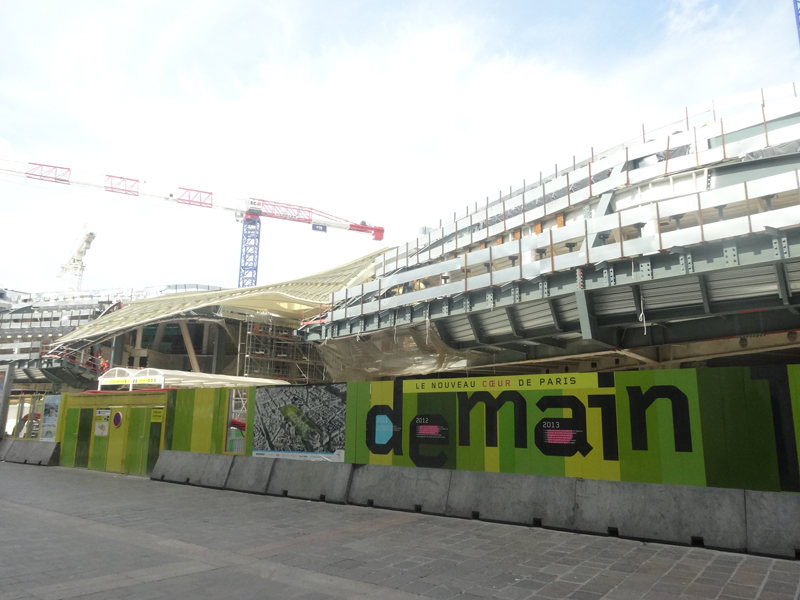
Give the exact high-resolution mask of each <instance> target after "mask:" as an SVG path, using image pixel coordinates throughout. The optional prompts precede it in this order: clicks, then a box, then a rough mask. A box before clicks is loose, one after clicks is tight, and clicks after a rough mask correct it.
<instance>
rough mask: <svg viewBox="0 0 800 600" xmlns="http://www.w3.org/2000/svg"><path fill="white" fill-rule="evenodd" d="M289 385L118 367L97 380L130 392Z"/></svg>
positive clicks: (205, 374)
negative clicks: (160, 389)
mask: <svg viewBox="0 0 800 600" xmlns="http://www.w3.org/2000/svg"><path fill="white" fill-rule="evenodd" d="M254 385H256V386H268V385H288V383H287V382H285V381H281V380H280V379H259V378H255V377H232V376H230V375H212V374H210V373H188V372H186V371H171V370H168V369H138V370H137V369H123V368H122V367H116V368H114V369H111V370H109V371H106V372H105V373H104V374H103V375H101V376H100V377H99V378H98V379H97V389H98V390H102V389H103V388H104V387H106V388H108V387H119V386H127V387H128V389H129V390H134V389H153V388H154V387H155V388H192V389H194V388H218V387H250V386H254Z"/></svg>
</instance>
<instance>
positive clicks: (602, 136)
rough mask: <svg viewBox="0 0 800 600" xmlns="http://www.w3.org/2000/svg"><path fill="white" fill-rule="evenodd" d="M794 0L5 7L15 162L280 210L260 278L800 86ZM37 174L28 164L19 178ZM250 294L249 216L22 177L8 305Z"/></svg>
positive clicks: (2, 143) (8, 240) (6, 276)
mask: <svg viewBox="0 0 800 600" xmlns="http://www.w3.org/2000/svg"><path fill="white" fill-rule="evenodd" d="M793 4H794V3H793V2H791V6H790V0H717V1H713V0H651V1H649V2H642V1H641V0H618V1H606V2H589V1H583V0H576V1H571V2H553V1H540V0H529V1H526V2H523V1H516V0H506V1H503V2H488V1H483V2H477V1H468V0H440V1H437V2H425V1H419V2H417V1H407V2H401V1H384V0H352V1H346V0H340V1H337V2H329V1H323V0H292V1H288V0H287V1H284V2H270V1H266V0H265V1H257V2H255V1H253V2H251V1H236V0H224V1H223V0H220V1H217V2H205V1H198V0H192V1H186V2H182V1H178V0H173V1H171V2H166V3H165V2H155V1H152V2H151V1H146V0H137V1H135V2H134V1H124V0H121V1H119V2H101V1H96V2H81V1H76V0H72V1H71V2H68V3H65V2H56V1H49V2H48V1H37V2H30V1H28V0H25V1H23V0H3V1H2V2H0V167H3V166H7V167H8V166H12V168H18V169H22V170H25V169H26V168H27V163H29V162H33V163H41V164H48V165H57V166H63V167H69V168H71V169H72V179H73V181H75V182H80V181H85V182H99V183H100V184H102V183H103V181H104V179H105V175H107V174H111V175H118V176H123V177H129V178H133V179H138V180H140V181H141V184H140V189H141V191H142V192H147V193H152V194H158V195H167V194H169V193H173V194H175V195H177V194H178V188H179V187H184V188H191V189H196V190H204V191H211V192H213V194H214V198H215V201H217V202H218V203H227V204H229V205H231V206H236V205H238V204H239V203H242V204H243V203H244V202H245V201H246V199H247V198H250V197H253V198H261V199H266V200H272V201H277V202H285V203H289V204H296V205H301V206H308V207H313V208H315V209H318V210H320V211H323V212H326V213H329V214H333V215H336V216H338V217H342V218H344V219H347V220H350V221H355V222H360V221H366V222H367V223H369V224H371V225H378V226H382V227H384V228H385V229H386V238H385V239H384V241H383V242H377V241H373V240H372V239H371V238H370V237H369V236H367V235H363V234H357V233H352V232H346V231H330V230H329V232H328V233H317V232H312V231H311V227H310V226H309V225H303V224H296V223H289V222H285V221H279V220H274V219H263V220H262V233H261V250H260V265H259V274H258V283H259V284H266V283H271V282H278V281H286V280H290V279H294V278H296V277H302V276H305V275H309V274H311V273H315V272H319V271H322V270H325V269H329V268H332V267H335V266H337V265H339V264H342V263H345V262H349V261H351V260H354V259H356V258H358V257H360V256H363V255H365V254H368V253H370V252H373V251H376V250H379V249H381V248H383V247H391V246H396V245H400V244H404V243H405V242H406V241H409V240H411V239H412V238H414V237H415V236H416V235H417V234H418V231H419V228H420V227H424V226H429V227H430V226H436V225H438V223H439V220H440V219H443V220H444V221H447V220H451V219H452V215H453V212H454V211H464V209H465V207H466V206H468V205H474V203H475V202H485V199H486V198H487V197H491V198H495V197H497V196H498V194H499V192H500V191H501V190H503V192H504V193H505V192H507V191H508V189H509V186H513V187H514V189H517V188H518V187H520V186H521V185H522V182H523V180H525V179H527V181H528V182H530V181H532V180H535V179H538V177H539V172H540V171H544V172H545V175H546V174H547V173H548V172H552V170H553V165H554V164H555V163H557V162H559V160H560V161H562V164H566V162H567V161H568V160H569V159H570V158H571V157H572V156H573V155H574V154H578V155H585V154H588V152H589V148H591V147H593V148H594V149H595V151H599V150H600V149H604V148H607V147H611V146H613V145H616V144H618V143H620V142H622V141H623V140H626V139H629V138H631V137H633V136H635V135H637V132H639V131H641V124H642V123H645V124H650V125H652V126H654V127H655V126H658V125H661V124H663V123H665V122H667V120H669V117H670V116H671V115H674V114H676V113H679V112H680V111H682V110H683V107H684V106H687V105H692V104H695V103H698V102H702V101H706V100H710V99H711V98H720V97H723V96H728V95H731V94H736V93H740V92H745V91H749V90H755V89H759V88H763V87H769V86H774V85H780V84H785V83H789V82H791V81H795V80H800V77H798V75H800V69H798V67H799V66H800V44H799V43H798V34H797V29H796V23H795V18H794V15H793V12H792V9H793ZM14 165H15V166H14ZM84 228H88V230H90V231H92V232H94V233H95V234H96V236H97V237H96V239H95V241H94V243H93V245H92V247H91V249H90V250H89V252H88V254H87V255H86V258H85V265H86V271H85V274H84V279H83V288H84V289H105V288H141V287H147V286H160V285H166V284H192V283H197V284H207V285H217V286H223V287H236V285H237V282H238V273H239V268H238V265H239V255H240V249H241V223H238V222H237V221H236V219H235V218H234V213H233V212H231V211H223V210H210V209H207V208H199V207H192V206H186V205H179V204H176V203H173V202H168V201H165V200H158V199H151V198H147V197H145V196H139V197H130V196H123V195H120V194H113V193H109V192H104V191H102V190H100V191H95V190H93V189H91V188H87V187H83V186H79V185H69V186H67V185H59V184H54V183H45V182H39V181H33V180H30V179H26V178H24V177H19V176H14V175H9V174H4V173H2V172H0V255H1V256H2V260H0V288H10V289H13V290H21V291H26V292H44V291H52V290H58V289H66V287H67V284H68V280H67V279H66V278H62V279H58V278H57V277H56V276H57V274H58V272H59V270H60V268H61V266H62V265H63V264H64V263H66V262H67V260H68V259H69V258H70V256H71V255H72V253H73V251H74V249H75V246H76V245H77V242H78V239H79V238H80V237H81V234H82V232H83V231H84Z"/></svg>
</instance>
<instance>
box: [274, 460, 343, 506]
mask: <svg viewBox="0 0 800 600" xmlns="http://www.w3.org/2000/svg"><path fill="white" fill-rule="evenodd" d="M352 471H353V465H351V464H349V463H331V462H327V461H310V460H291V459H282V458H276V459H275V462H274V463H273V465H272V474H271V476H270V478H269V482H268V484H267V494H269V495H271V496H289V497H290V498H303V499H305V500H324V501H325V502H334V503H336V504H346V503H347V489H348V487H349V485H350V474H351V473H352Z"/></svg>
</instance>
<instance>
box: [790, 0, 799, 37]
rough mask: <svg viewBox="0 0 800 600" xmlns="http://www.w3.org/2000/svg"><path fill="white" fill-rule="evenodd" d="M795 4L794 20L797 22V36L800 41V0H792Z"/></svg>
mask: <svg viewBox="0 0 800 600" xmlns="http://www.w3.org/2000/svg"><path fill="white" fill-rule="evenodd" d="M792 4H793V5H794V20H795V21H796V22H797V38H798V41H800V0H792Z"/></svg>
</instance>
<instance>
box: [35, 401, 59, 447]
mask: <svg viewBox="0 0 800 600" xmlns="http://www.w3.org/2000/svg"><path fill="white" fill-rule="evenodd" d="M60 405H61V395H60V394H56V395H53V396H45V397H44V408H43V409H42V429H41V431H40V433H39V440H40V441H42V442H55V441H56V429H57V426H58V408H59V406H60Z"/></svg>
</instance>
